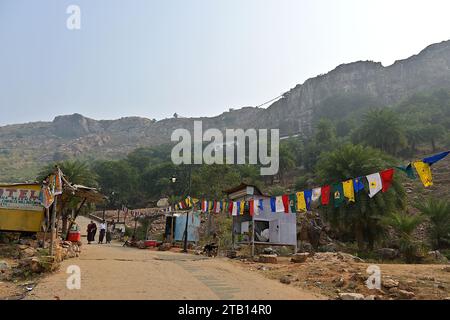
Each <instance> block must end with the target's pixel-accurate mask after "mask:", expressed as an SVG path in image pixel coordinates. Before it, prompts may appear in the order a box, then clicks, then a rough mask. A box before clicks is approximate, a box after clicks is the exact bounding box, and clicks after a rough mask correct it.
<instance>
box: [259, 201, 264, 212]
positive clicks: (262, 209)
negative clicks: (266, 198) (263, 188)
mask: <svg viewBox="0 0 450 320" xmlns="http://www.w3.org/2000/svg"><path fill="white" fill-rule="evenodd" d="M259 210H261V211H264V204H263V199H259Z"/></svg>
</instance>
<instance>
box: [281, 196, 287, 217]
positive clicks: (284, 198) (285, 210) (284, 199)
mask: <svg viewBox="0 0 450 320" xmlns="http://www.w3.org/2000/svg"><path fill="white" fill-rule="evenodd" d="M281 199H282V201H283V207H284V212H285V213H289V196H288V195H287V194H283V196H282V197H281Z"/></svg>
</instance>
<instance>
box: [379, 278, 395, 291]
mask: <svg viewBox="0 0 450 320" xmlns="http://www.w3.org/2000/svg"><path fill="white" fill-rule="evenodd" d="M382 285H383V287H385V288H386V289H391V288H396V287H398V285H399V282H398V281H395V280H394V279H390V278H387V279H383V281H382Z"/></svg>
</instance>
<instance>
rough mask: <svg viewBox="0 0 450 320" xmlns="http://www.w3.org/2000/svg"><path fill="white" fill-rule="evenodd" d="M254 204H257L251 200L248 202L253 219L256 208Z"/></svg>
mask: <svg viewBox="0 0 450 320" xmlns="http://www.w3.org/2000/svg"><path fill="white" fill-rule="evenodd" d="M254 203H255V200H253V199H252V200H249V201H248V206H249V208H248V209H249V212H250V217H253V215H254V214H255V207H254Z"/></svg>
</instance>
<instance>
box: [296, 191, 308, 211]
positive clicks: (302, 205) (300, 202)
mask: <svg viewBox="0 0 450 320" xmlns="http://www.w3.org/2000/svg"><path fill="white" fill-rule="evenodd" d="M297 211H305V212H306V201H305V194H304V193H303V191H302V192H297Z"/></svg>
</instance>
